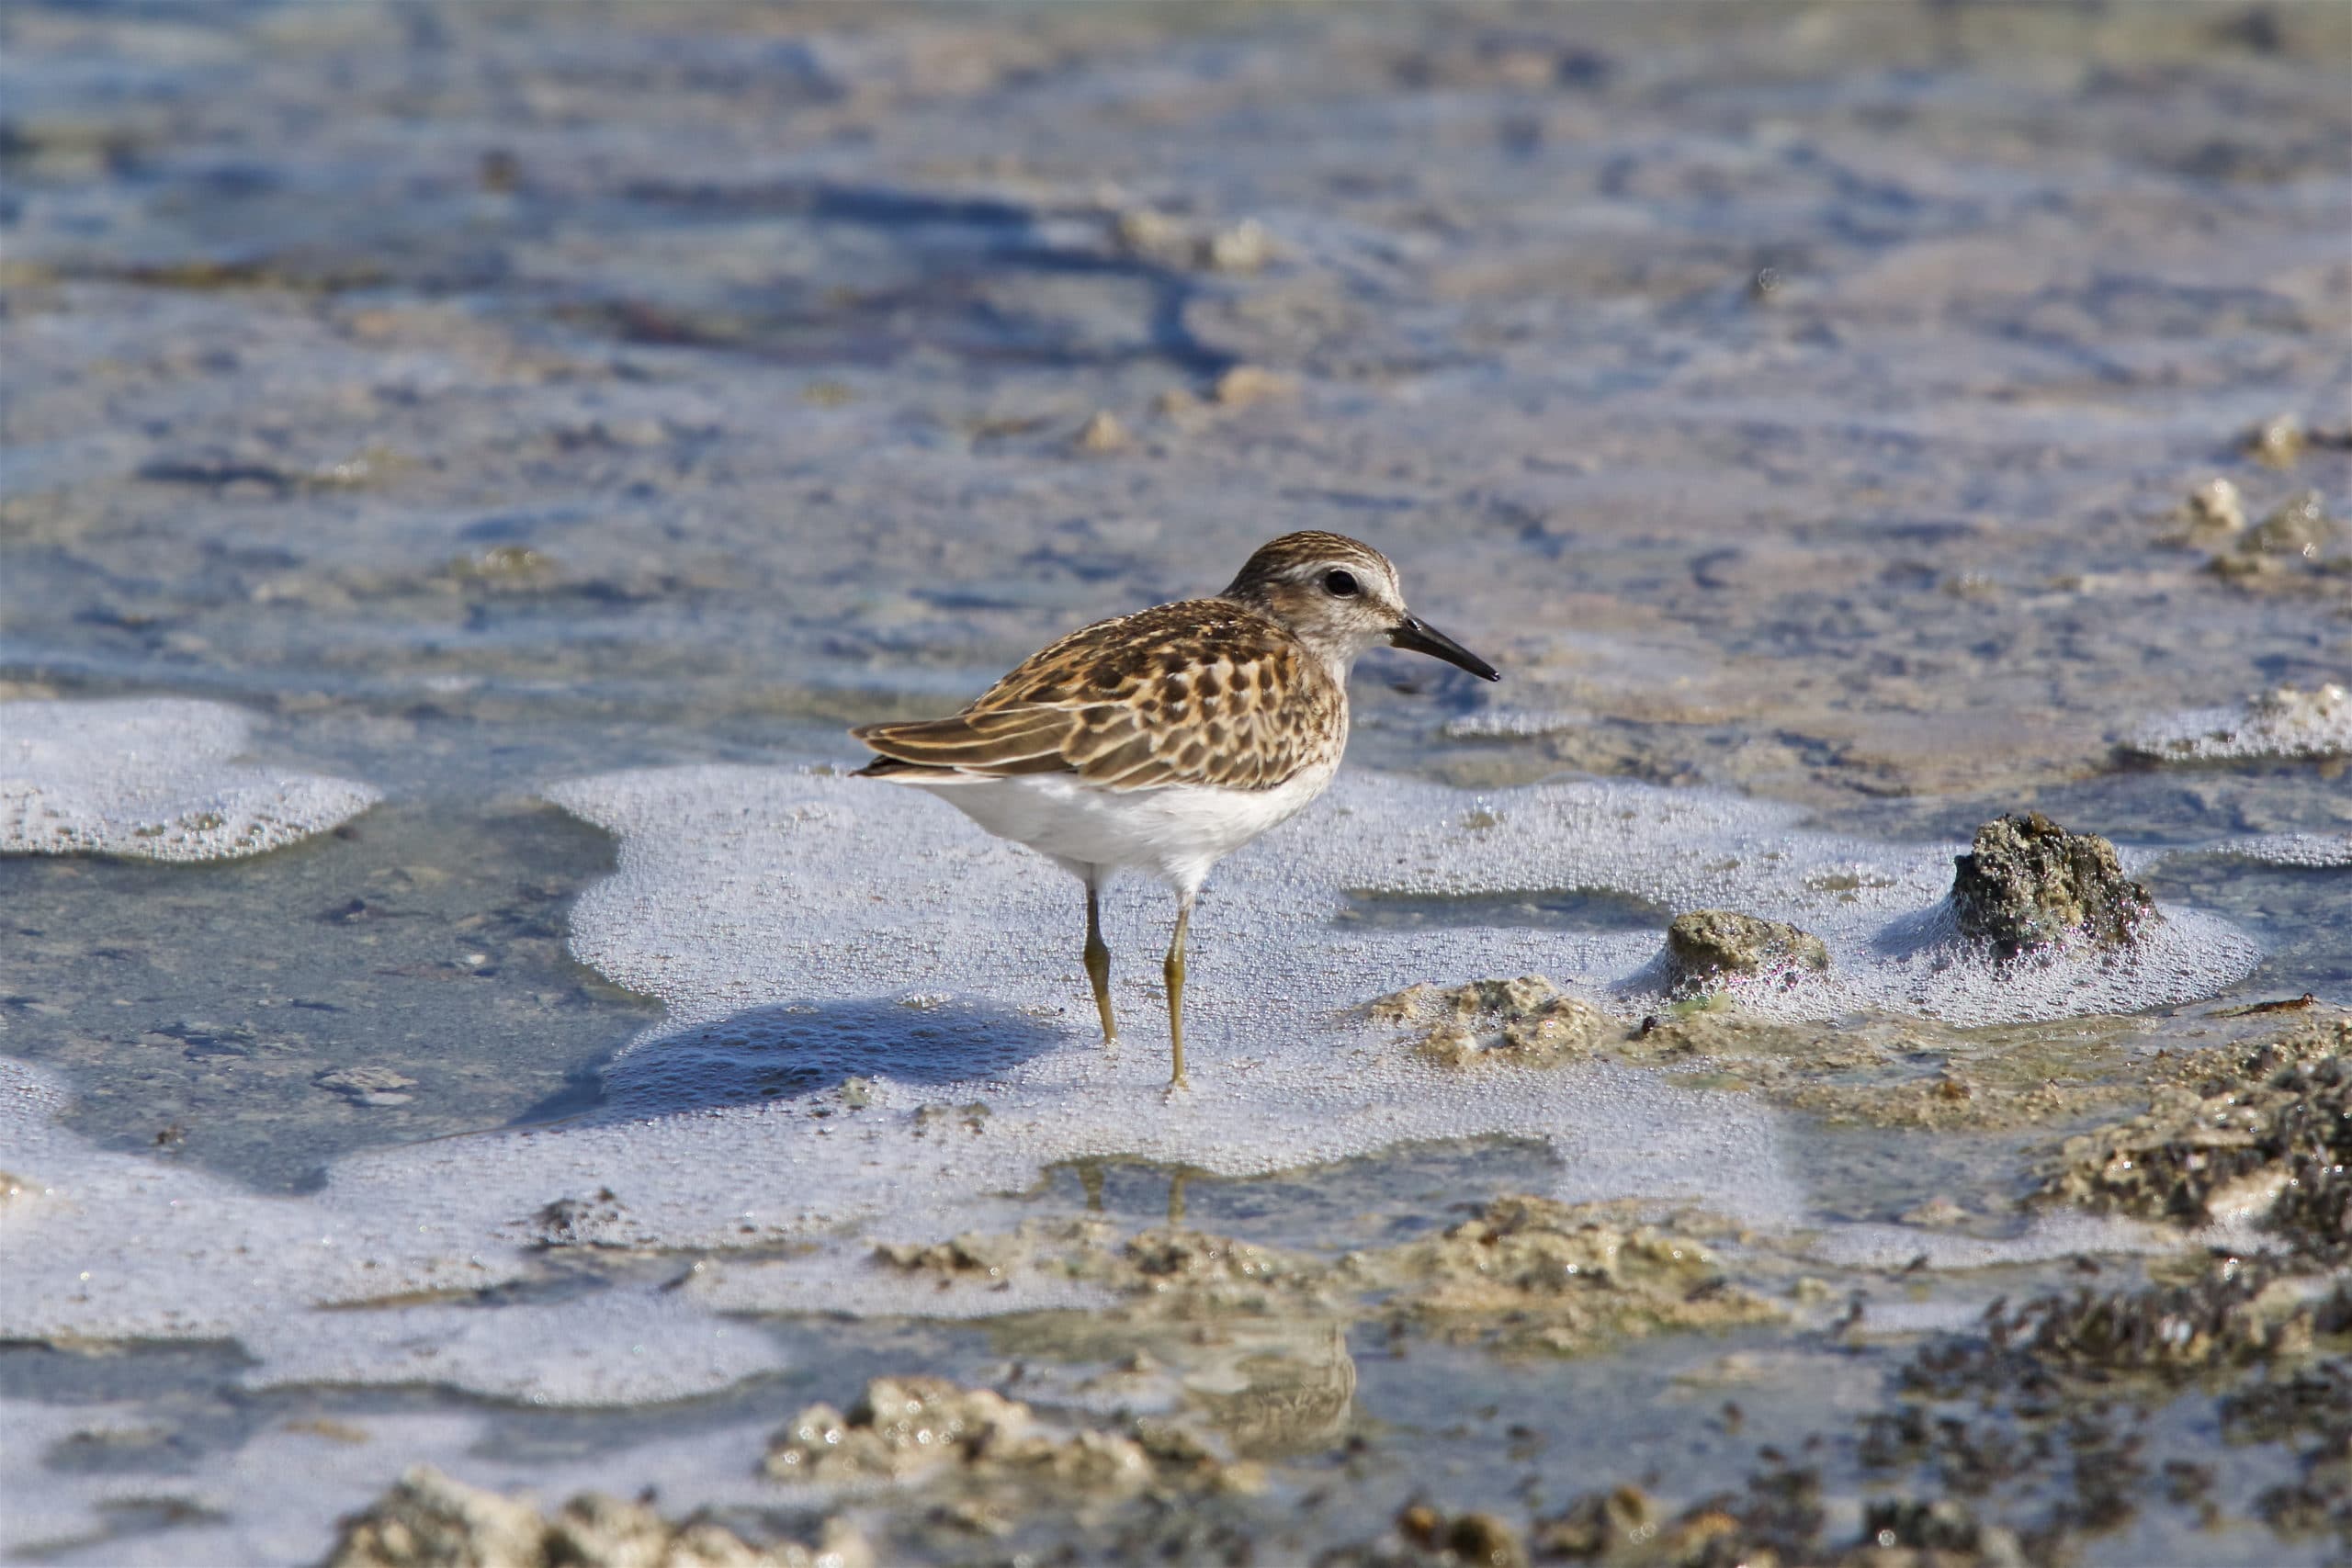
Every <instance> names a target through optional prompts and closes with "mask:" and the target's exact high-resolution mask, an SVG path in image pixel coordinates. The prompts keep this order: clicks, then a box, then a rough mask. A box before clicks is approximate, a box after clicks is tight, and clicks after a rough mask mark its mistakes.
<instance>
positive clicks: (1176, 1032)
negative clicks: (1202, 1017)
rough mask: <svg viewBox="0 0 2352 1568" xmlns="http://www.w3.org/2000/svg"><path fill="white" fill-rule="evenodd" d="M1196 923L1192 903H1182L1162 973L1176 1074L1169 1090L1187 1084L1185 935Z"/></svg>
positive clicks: (1182, 901)
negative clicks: (1165, 977)
mask: <svg viewBox="0 0 2352 1568" xmlns="http://www.w3.org/2000/svg"><path fill="white" fill-rule="evenodd" d="M1192 923H1193V900H1192V899H1191V898H1190V897H1185V898H1183V899H1182V900H1181V901H1180V902H1179V903H1178V904H1177V906H1176V935H1175V938H1174V940H1172V941H1170V942H1169V944H1168V962H1167V963H1166V964H1163V965H1162V966H1161V968H1160V973H1161V974H1162V975H1164V976H1167V978H1168V1048H1169V1053H1170V1066H1171V1067H1172V1069H1173V1070H1171V1071H1170V1073H1169V1075H1168V1087H1169V1088H1170V1089H1182V1088H1185V1087H1188V1086H1187V1085H1186V1084H1185V1082H1184V932H1185V931H1186V929H1187V928H1189V927H1190V926H1191V925H1192Z"/></svg>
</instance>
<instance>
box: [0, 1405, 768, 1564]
mask: <svg viewBox="0 0 2352 1568" xmlns="http://www.w3.org/2000/svg"><path fill="white" fill-rule="evenodd" d="M774 1427H775V1422H774V1421H773V1420H768V1421H762V1422H730V1423H727V1424H724V1425H718V1426H713V1427H704V1428H699V1429H694V1430H688V1431H683V1432H667V1431H665V1432H663V1433H662V1434H660V1435H658V1436H655V1437H653V1438H650V1439H647V1440H644V1441H639V1442H635V1443H630V1442H617V1443H605V1444H596V1445H592V1446H589V1447H587V1448H585V1449H584V1450H569V1449H564V1450H553V1451H551V1450H549V1449H548V1448H546V1447H544V1446H542V1447H538V1448H535V1449H532V1450H529V1451H527V1452H525V1453H519V1454H518V1453H516V1452H515V1448H514V1445H513V1444H512V1443H511V1442H510V1441H507V1440H504V1434H503V1433H502V1431H501V1430H500V1429H499V1428H498V1427H496V1426H495V1425H494V1424H493V1422H492V1420H491V1419H490V1418H488V1417H486V1416H482V1415H481V1414H479V1413H474V1412H462V1413H450V1412H444V1413H432V1414H396V1415H395V1414H358V1413H345V1414H338V1415H337V1416H334V1418H333V1420H332V1421H331V1422H326V1423H306V1422H303V1421H300V1420H295V1421H289V1422H285V1423H281V1424H277V1425H272V1426H267V1427H261V1428H260V1429H258V1430H256V1431H254V1432H253V1433H252V1434H250V1435H249V1436H245V1437H243V1438H242V1440H240V1441H237V1442H235V1443H234V1444H232V1445H228V1446H223V1447H220V1448H215V1449H203V1450H198V1452H196V1453H195V1454H194V1455H193V1456H192V1457H189V1458H187V1459H186V1461H185V1462H183V1463H179V1464H175V1466H174V1468H173V1469H172V1471H171V1472H168V1473H164V1474H159V1473H157V1472H154V1471H153V1470H152V1469H146V1468H141V1469H137V1470H126V1469H121V1468H116V1467H110V1466H97V1467H88V1466H65V1467H60V1468H42V1465H41V1461H42V1460H43V1459H44V1458H46V1457H47V1456H48V1455H50V1454H51V1453H52V1452H54V1451H57V1450H61V1449H67V1450H71V1449H78V1448H84V1447H101V1448H102V1447H103V1446H105V1445H107V1444H108V1443H109V1442H114V1441H119V1440H122V1439H125V1438H127V1439H129V1440H130V1442H131V1443H134V1444H135V1443H137V1442H139V1441H140V1440H141V1436H142V1434H147V1433H153V1432H154V1431H155V1416H154V1413H153V1406H152V1405H150V1404H124V1405H108V1404H73V1405H52V1404H34V1403H31V1402H28V1401H15V1400H0V1474H6V1475H10V1476H17V1477H29V1476H36V1475H37V1476H38V1477H39V1478H40V1482H39V1484H38V1485H18V1486H15V1487H12V1488H11V1490H10V1493H9V1498H8V1506H6V1507H5V1508H0V1557H5V1558H6V1559H8V1560H9V1561H12V1562H13V1561H16V1560H17V1558H19V1557H34V1558H37V1560H41V1561H50V1560H63V1561H72V1562H100V1561H102V1562H106V1563H107V1565H108V1568H187V1564H188V1563H190V1562H208V1563H214V1562H218V1563H230V1562H233V1563H239V1564H254V1565H259V1564H277V1563H286V1564H295V1563H315V1562H322V1561H323V1560H324V1559H325V1557H326V1555H327V1552H328V1550H329V1549H330V1548H331V1547H332V1545H333V1544H334V1521H335V1520H336V1519H337V1518H338V1517H342V1516H345V1515H347V1514H352V1513H356V1512H357V1511H358V1510H360V1509H362V1508H364V1507H366V1506H368V1505H369V1504H371V1503H373V1502H374V1501H375V1500H376V1499H377V1498H378V1497H379V1496H380V1495H382V1494H383V1493H384V1492H385V1491H386V1490H387V1489H389V1488H390V1486H391V1485H392V1483H395V1482H396V1481H398V1480H399V1479H400V1478H401V1475H402V1474H403V1473H404V1472H407V1470H408V1469H409V1468H410V1467H411V1466H413V1465H417V1464H429V1465H432V1466H434V1467H435V1468H436V1469H438V1470H440V1471H441V1472H443V1473H445V1474H447V1475H449V1476H451V1477H453V1478H454V1479H456V1480H458V1481H461V1482H464V1483H466V1484H468V1485H471V1486H483V1487H489V1488H491V1489H492V1490H495V1491H500V1492H505V1493H510V1494H513V1493H519V1492H526V1491H527V1492H528V1493H529V1494H530V1495H532V1496H534V1497H535V1498H536V1499H537V1501H538V1503H539V1505H540V1506H542V1507H545V1508H549V1509H552V1508H553V1507H555V1506H558V1505H559V1504H560V1503H562V1502H563V1501H564V1500H565V1499H567V1498H569V1497H571V1496H573V1495H576V1494H578V1493H581V1492H589V1491H595V1492H605V1493H608V1494H611V1495H616V1496H620V1497H628V1498H634V1497H636V1496H637V1495H639V1494H640V1493H642V1492H643V1491H644V1490H645V1489H646V1488H648V1487H649V1486H650V1487H653V1488H656V1489H657V1490H658V1492H659V1493H660V1497H661V1507H662V1511H663V1512H664V1513H665V1514H667V1515H669V1516H671V1517H678V1516H681V1515H684V1514H687V1513H691V1512H692V1511H693V1510H695V1508H697V1507H702V1506H730V1505H731V1506H750V1507H768V1508H773V1507H775V1506H776V1505H777V1503H778V1502H779V1500H780V1499H779V1495H778V1491H777V1488H776V1486H775V1483H773V1482H770V1481H767V1480H765V1479H764V1478H763V1477H762V1476H761V1475H760V1474H759V1472H758V1463H759V1458H760V1455H761V1454H762V1453H763V1451H764V1450H765V1448H766V1438H767V1435H768V1433H769V1432H770V1431H771V1430H772V1429H773V1428H774ZM257 1478H259V1479H258V1480H257ZM787 1501H790V1502H797V1501H799V1499H797V1498H793V1499H788V1500H787ZM157 1506H175V1507H184V1508H187V1509H190V1510H199V1511H202V1512H204V1513H209V1514H210V1515H212V1516H214V1517H210V1518H203V1517H197V1518H191V1519H188V1520H187V1521H186V1522H178V1523H175V1526H174V1528H172V1529H163V1530H152V1531H141V1530H139V1529H136V1528H132V1529H124V1530H123V1531H122V1533H120V1534H119V1535H114V1536H112V1537H111V1539H107V1540H106V1542H105V1545H104V1546H103V1548H97V1547H92V1546H84V1547H82V1548H81V1549H80V1550H79V1551H74V1552H71V1553H67V1552H64V1551H59V1550H57V1549H59V1548H61V1547H62V1546H63V1545H64V1544H65V1543H68V1542H72V1541H75V1540H89V1539H93V1538H96V1537H99V1536H101V1535H103V1534H105V1533H106V1532H107V1531H108V1530H109V1529H119V1528H120V1521H119V1519H116V1518H110V1517H109V1516H110V1515H114V1514H118V1513H119V1512H121V1511H125V1510H128V1511H130V1512H131V1514H132V1516H133V1517H136V1513H137V1511H138V1510H140V1509H142V1508H153V1507H157ZM43 1547H47V1548H50V1549H51V1550H50V1551H36V1549H39V1548H43Z"/></svg>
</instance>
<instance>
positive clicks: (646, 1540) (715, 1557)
mask: <svg viewBox="0 0 2352 1568" xmlns="http://www.w3.org/2000/svg"><path fill="white" fill-rule="evenodd" d="M327 1568H874V1552H873V1551H872V1549H871V1548H870V1547H869V1546H868V1545H867V1544H866V1542H865V1540H864V1538H862V1537H861V1536H859V1535H858V1534H857V1532H856V1531H855V1530H854V1529H850V1528H849V1527H847V1526H846V1525H844V1524H842V1522H841V1521H839V1520H828V1521H826V1524H825V1529H824V1534H823V1537H822V1539H821V1540H820V1541H819V1542H818V1543H817V1544H816V1545H814V1546H809V1545H804V1544H803V1543H801V1542H798V1541H782V1542H776V1543H771V1544H767V1545H758V1544H754V1543H752V1542H751V1541H748V1540H744V1539H743V1538H742V1537H741V1536H739V1535H737V1534H736V1533H735V1532H734V1531H732V1530H730V1529H726V1528H725V1527H724V1526H722V1525H719V1524H717V1523H715V1522H713V1521H711V1520H708V1519H692V1518H690V1519H687V1520H684V1521H683V1522H677V1523H673V1522H672V1521H671V1520H668V1519H665V1518H663V1517H662V1516H661V1515H660V1514H659V1513H657V1512H655V1511H654V1510H653V1509H651V1508H649V1507H647V1506H644V1505H642V1504H639V1503H629V1502H624V1501H622V1500H621V1499H619V1498H617V1497H608V1496H606V1495H604V1494H602V1493H584V1494H582V1495H580V1496H577V1497H574V1498H573V1499H572V1500H571V1502H569V1503H566V1504H565V1505H564V1506H563V1507H562V1508H561V1509H560V1511H559V1512H557V1513H556V1514H555V1515H554V1516H553V1517H542V1516H541V1515H540V1513H539V1510H538V1507H537V1505H536V1504H534V1503H532V1502H530V1501H529V1500H528V1499H527V1498H523V1497H508V1496H504V1495H501V1494H499V1493H496V1492H489V1491H484V1490H483V1489H482V1488H481V1487H478V1486H468V1485H466V1484H465V1483H462V1482H458V1481H452V1480H451V1479H449V1477H447V1476H446V1475H444V1474H442V1473H441V1472H439V1471H437V1470H435V1469H433V1468H432V1467H431V1466H429V1465H420V1466H418V1467H417V1468H416V1469H414V1470H412V1471H410V1472H408V1473H407V1474H406V1475H404V1476H402V1477H401V1480H400V1482H399V1483H397V1484H396V1485H394V1486H393V1487H392V1489H391V1490H390V1492H387V1493H386V1494H385V1495H383V1496H382V1497H380V1498H379V1499H378V1500H377V1501H376V1502H375V1503H373V1504H371V1505H370V1506H368V1508H367V1509H365V1510H364V1511H362V1512H360V1513H357V1514H355V1515H353V1516H351V1517H349V1518H346V1519H345V1520H344V1521H343V1524H342V1527H341V1529H340V1532H339V1534H338V1535H337V1538H336V1540H335V1544H334V1551H333V1552H331V1553H330V1554H329V1555H328V1558H327Z"/></svg>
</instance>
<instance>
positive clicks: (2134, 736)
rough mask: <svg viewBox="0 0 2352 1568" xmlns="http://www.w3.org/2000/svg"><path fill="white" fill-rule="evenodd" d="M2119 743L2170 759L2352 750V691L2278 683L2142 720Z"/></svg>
mask: <svg viewBox="0 0 2352 1568" xmlns="http://www.w3.org/2000/svg"><path fill="white" fill-rule="evenodd" d="M2123 745H2124V749H2125V750H2130V751H2135V752H2138V753H2139V754H2140V755H2142V756H2145V757H2154V758H2161V759H2164V760H2165V761H2183V762H2226V761H2247V760H2250V759H2254V758H2261V757H2280V758H2322V757H2343V756H2352V692H2347V691H2346V690H2345V689H2344V688H2343V687H2342V686H2339V685H2336V684H2335V683H2333V682H2328V683H2324V684H2322V685H2318V686H2314V687H2312V688H2311V689H2310V690H2309V691H2304V690H2301V689H2299V688H2297V687H2293V686H2278V687H2274V688H2273V689H2272V690H2270V691H2267V692H2263V693H2261V694H2257V695H2256V696H2252V697H2248V698H2247V699H2246V700H2245V702H2243V703H2241V704H2239V705H2237V706H2235V707H2224V708H2195V709H2191V710H2190V711H2188V712H2187V713H2179V714H2174V715H2172V716H2169V717H2165V718H2161V719H2157V720H2155V721H2154V722H2153V723H2150V724H2146V725H2143V726H2142V727H2141V728H2139V729H2137V730H2135V731H2133V732H2132V733H2131V735H2130V736H2129V737H2127V738H2126V739H2125V740H2124V742H2123Z"/></svg>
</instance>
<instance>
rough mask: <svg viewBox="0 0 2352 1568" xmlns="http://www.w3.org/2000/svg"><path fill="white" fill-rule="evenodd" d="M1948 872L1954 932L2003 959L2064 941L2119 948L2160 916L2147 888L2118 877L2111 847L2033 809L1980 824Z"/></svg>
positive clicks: (2117, 867)
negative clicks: (1956, 928) (1957, 923)
mask: <svg viewBox="0 0 2352 1568" xmlns="http://www.w3.org/2000/svg"><path fill="white" fill-rule="evenodd" d="M1952 868H1953V870H1952V879H1951V904H1952V912H1953V913H1954V914H1955V915H1956V916H1957V917H1958V918H1959V920H1960V929H1961V931H1962V932H1964V933H1965V934H1967V935H1968V936H1971V937H1973V938H1975V939H1976V940H1978V941H1980V942H1987V943H1990V944H1991V946H1992V947H1993V949H1994V951H1995V952H1996V953H2000V954H2001V955H2002V956H2003V957H2005V958H2013V957H2015V956H2017V955H2018V953H2024V952H2026V951H2027V950H2029V949H2030V948H2036V947H2042V946H2045V945H2047V944H2049V943H2052V942H2063V941H2067V940H2070V939H2082V940H2087V941H2089V942H2092V943H2094V944H2096V945H2098V946H2100V947H2120V946H2122V945H2123V944H2124V943H2126V942H2130V941H2131V937H2132V935H2133V933H2134V932H2136V931H2138V930H2139V929H2140V928H2141V926H2142V925H2143V924H2145V923H2148V922H2150V921H2154V920H2160V919H2163V918H2164V917H2163V916H2162V915H2160V914H2158V913H2157V911H2156V905H2155V900H2154V899H2153V898H2151V897H2148V890H2147V889H2146V888H2144V887H2143V886H2140V885H2139V884H2138V883H2136V882H2134V881H2132V880H2131V878H2130V877H2128V876H2126V875H2124V874H2123V868H2122V866H2121V865H2120V864H2119V863H2117V861H2116V858H2115V846H2114V845H2113V844H2111V843H2109V842H2108V841H2107V840H2105V839H2102V838H2100V837H2099V836H2098V834H2096V833H2074V832H2069V831H2067V830H2066V829H2064V828H2061V827H2060V826H2058V824H2057V823H2055V822H2052V820H2050V818H2047V817H2044V816H2043V815H2042V814H2041V812H2039V811H2024V812H2017V813H2013V814H2011V815H2009V816H2007V817H2003V818H1998V819H1997V820H1995V821H1991V822H1987V823H1985V826H1983V827H1982V828H1979V829H1976V841H1975V843H1974V844H1973V846H1971V848H1970V850H1969V852H1968V853H1966V854H1964V855H1957V856H1954V857H1953V860H1952Z"/></svg>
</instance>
